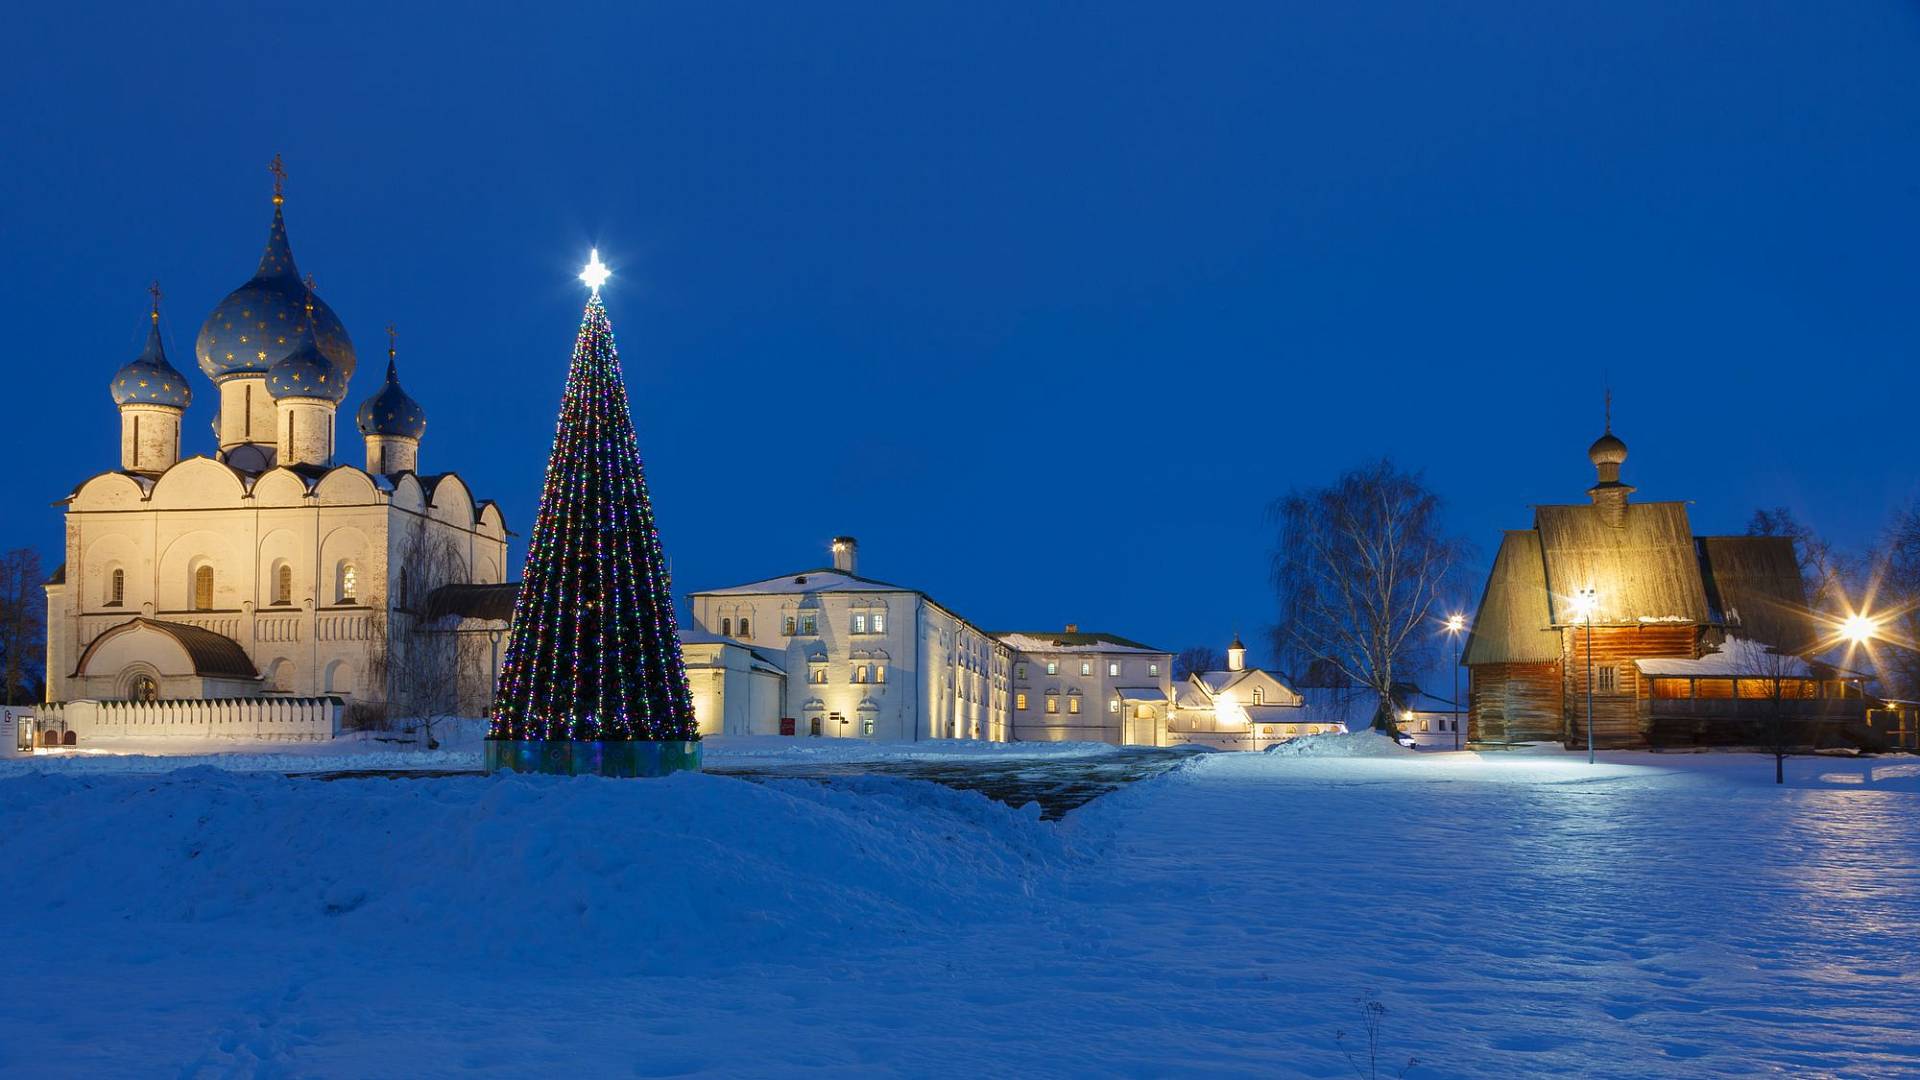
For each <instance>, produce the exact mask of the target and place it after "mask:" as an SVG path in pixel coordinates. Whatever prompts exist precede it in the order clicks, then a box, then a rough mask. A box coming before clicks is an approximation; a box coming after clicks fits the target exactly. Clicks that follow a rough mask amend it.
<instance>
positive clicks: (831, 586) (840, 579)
mask: <svg viewBox="0 0 1920 1080" xmlns="http://www.w3.org/2000/svg"><path fill="white" fill-rule="evenodd" d="M817 592H906V593H917V592H919V590H918V589H909V588H907V587H906V586H904V585H889V584H888V583H886V582H884V581H875V580H873V579H872V578H863V577H859V576H857V575H855V574H849V573H847V572H846V571H844V570H834V569H832V568H830V567H829V568H825V569H820V570H805V571H802V572H800V573H798V574H783V575H781V576H780V577H770V578H767V579H765V580H763V581H751V582H748V583H747V584H745V585H731V586H728V587H727V588H724V589H701V590H699V591H697V592H695V593H694V594H693V595H695V596H747V595H765V594H768V593H777V594H800V593H817Z"/></svg>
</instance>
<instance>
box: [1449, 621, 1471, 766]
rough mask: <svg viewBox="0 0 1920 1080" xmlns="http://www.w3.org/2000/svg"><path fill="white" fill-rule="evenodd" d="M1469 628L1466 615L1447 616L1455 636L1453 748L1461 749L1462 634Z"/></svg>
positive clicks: (1450, 628)
mask: <svg viewBox="0 0 1920 1080" xmlns="http://www.w3.org/2000/svg"><path fill="white" fill-rule="evenodd" d="M1466 628H1467V617H1466V616H1465V615H1449V616H1447V633H1449V634H1452V635H1453V748H1454V749H1455V750H1458V749H1460V632H1461V631H1462V630H1465V629H1466Z"/></svg>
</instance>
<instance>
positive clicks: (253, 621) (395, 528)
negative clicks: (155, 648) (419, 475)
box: [47, 459, 507, 701]
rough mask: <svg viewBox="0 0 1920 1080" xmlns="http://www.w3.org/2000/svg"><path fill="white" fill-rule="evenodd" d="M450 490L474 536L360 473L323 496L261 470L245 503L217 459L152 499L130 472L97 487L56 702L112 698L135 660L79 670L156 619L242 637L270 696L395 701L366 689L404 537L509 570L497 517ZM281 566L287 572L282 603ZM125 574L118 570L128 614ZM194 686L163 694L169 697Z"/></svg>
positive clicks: (55, 653) (69, 595) (70, 589)
mask: <svg viewBox="0 0 1920 1080" xmlns="http://www.w3.org/2000/svg"><path fill="white" fill-rule="evenodd" d="M450 482H451V483H452V486H448V485H449V483H450ZM441 487H443V488H445V489H446V494H447V499H446V502H447V503H448V504H449V505H450V506H451V507H452V508H453V510H454V513H456V514H457V513H460V512H464V513H466V514H468V515H469V516H468V518H467V521H468V522H469V524H468V525H467V526H466V527H464V528H462V527H460V526H459V525H457V524H455V523H454V522H450V521H448V520H446V517H445V516H442V515H441V514H440V513H438V512H436V511H434V510H431V509H427V508H424V507H423V508H422V509H421V510H418V511H410V510H407V509H404V508H402V507H398V506H395V505H392V504H390V503H389V501H388V499H387V497H386V495H385V494H384V493H382V492H379V491H378V490H377V489H376V488H375V487H374V486H373V484H372V483H371V482H370V481H369V480H368V478H367V477H366V476H365V475H364V474H360V473H359V472H358V470H353V469H343V470H336V471H335V472H334V473H331V474H329V475H328V476H327V477H326V478H325V479H324V480H323V481H322V482H321V484H320V485H319V487H318V489H316V491H315V492H314V493H313V495H312V496H309V495H308V494H307V493H306V492H307V489H306V485H305V483H304V481H302V480H301V479H300V478H299V477H298V476H296V475H294V474H292V473H288V472H284V471H277V472H271V473H268V474H266V475H264V476H262V477H261V478H260V479H259V480H258V481H257V482H256V483H255V484H254V488H253V491H252V493H251V494H248V493H245V492H244V490H243V489H242V488H241V487H240V485H239V484H237V483H236V482H235V479H234V474H233V473H232V472H231V470H228V469H227V468H226V467H225V466H223V465H219V464H217V463H215V462H211V461H208V460H206V459H193V460H190V461H188V462H185V463H182V464H181V465H180V466H177V467H176V468H175V469H173V470H172V471H170V472H169V473H168V474H167V475H166V476H164V477H162V478H161V480H160V482H159V483H158V484H156V485H155V487H154V490H153V495H152V497H151V498H150V499H148V500H145V501H143V500H141V499H140V498H139V493H140V489H139V488H138V486H137V485H134V484H133V483H132V481H129V480H126V478H124V477H112V476H109V477H107V478H102V479H100V480H98V481H97V482H94V481H90V482H89V483H88V484H86V485H83V487H82V489H81V492H80V494H79V495H78V496H77V497H76V499H75V500H74V502H73V503H72V504H71V505H70V506H69V509H68V513H67V518H66V525H67V539H66V563H67V579H66V580H67V583H66V584H64V585H60V586H52V587H49V589H48V590H47V605H48V674H49V687H48V693H49V696H50V697H52V698H53V699H55V700H65V699H69V698H78V697H84V696H90V695H95V694H98V693H101V689H100V687H101V685H102V684H100V683H98V682H95V681H94V680H96V679H105V680H107V681H108V682H111V681H112V680H113V679H115V678H117V677H118V676H119V675H120V674H121V673H122V672H123V671H124V669H125V667H126V663H131V662H132V661H131V660H128V661H126V662H125V663H122V664H121V666H120V667H117V668H115V669H114V670H112V671H107V670H106V667H107V666H108V665H106V664H90V670H91V671H93V675H92V676H90V677H89V678H87V679H76V678H73V677H72V676H73V672H74V666H75V665H76V664H77V663H78V661H79V658H80V657H81V655H82V653H83V652H84V650H85V648H86V646H87V645H88V644H89V643H91V642H92V641H93V639H94V638H95V637H98V636H99V635H100V634H101V633H103V632H104V631H106V630H107V629H109V628H111V627H113V626H116V625H119V624H121V623H123V622H125V621H126V620H127V619H129V618H132V617H134V616H136V615H146V616H149V617H153V618H159V619H165V620H168V621H173V622H180V623H186V624H189V625H194V626H201V627H205V628H206V629H209V630H213V631H215V632H216V633H221V634H224V635H226V636H227V637H230V638H232V639H234V640H235V641H237V642H239V643H240V645H241V646H242V648H244V649H245V650H246V651H247V653H248V655H249V657H250V658H251V659H252V660H253V663H254V666H255V668H256V669H257V670H258V671H259V672H260V673H261V674H262V675H263V676H268V677H270V679H271V680H272V681H271V682H270V683H268V684H266V685H265V687H264V688H270V689H277V690H280V691H284V692H287V693H293V694H303V695H315V694H322V693H327V692H334V693H342V694H351V695H352V697H353V698H354V699H355V700H359V701H382V700H384V699H385V698H386V694H387V688H386V687H385V686H379V685H370V684H369V682H368V678H367V675H368V670H369V666H370V661H371V660H372V659H373V657H374V652H375V646H376V640H375V639H376V636H377V635H379V634H381V633H382V632H383V631H384V629H385V625H386V620H385V619H384V618H381V617H380V616H381V614H382V613H383V611H384V604H385V602H386V599H387V598H388V597H389V596H390V595H391V594H392V581H393V579H394V578H395V577H397V573H398V567H397V566H396V565H394V562H393V548H392V546H391V545H392V543H393V542H394V538H395V537H396V536H399V535H403V534H408V533H409V531H412V532H418V531H420V530H425V531H426V533H427V534H428V535H430V536H436V537H444V538H446V540H447V541H449V542H450V544H451V545H452V546H453V547H454V548H455V549H456V550H457V551H459V552H460V555H461V565H462V567H464V568H473V567H477V566H481V565H484V566H485V567H487V568H488V570H489V572H492V573H495V574H497V573H498V570H497V569H496V568H497V567H501V566H504V565H505V564H506V555H507V552H506V537H505V534H504V529H503V528H502V527H501V526H500V525H499V524H498V518H497V515H496V516H493V517H491V518H490V519H489V520H488V521H487V523H486V524H485V526H484V527H481V528H476V527H474V526H473V525H471V524H470V523H471V521H472V517H471V514H472V502H471V498H470V497H469V496H468V495H466V493H465V491H464V488H461V487H460V486H459V485H458V482H457V481H454V480H452V478H447V479H445V480H442V481H441ZM316 504H317V505H316ZM201 566H210V567H212V569H213V574H214V576H213V596H212V604H211V605H209V607H208V608H207V609H205V610H202V609H200V608H199V607H198V606H197V605H196V603H195V600H196V597H195V588H194V575H195V572H196V571H197V570H198V569H199V567H201ZM282 566H285V567H286V568H288V571H289V573H290V576H291V589H290V591H289V592H288V594H287V595H286V596H285V597H284V600H285V602H282V599H283V598H282V596H281V594H280V591H279V577H280V574H279V571H280V568H281V567H282ZM347 566H352V567H353V568H354V571H355V573H354V577H355V595H354V596H353V597H351V598H349V597H347V596H346V595H344V593H343V587H344V584H345V582H344V574H343V570H344V568H345V567H347ZM116 570H117V571H120V573H121V574H122V586H121V595H120V602H119V603H118V604H117V605H116V604H114V603H113V602H112V600H113V594H112V581H113V574H114V571H116ZM493 580H498V578H497V577H495V578H494V579H493ZM421 598H422V599H423V598H424V596H422V597H421ZM185 689H187V688H186V687H184V685H183V686H182V687H174V686H171V685H164V684H163V686H162V692H163V693H165V694H174V693H176V692H182V691H184V690H185Z"/></svg>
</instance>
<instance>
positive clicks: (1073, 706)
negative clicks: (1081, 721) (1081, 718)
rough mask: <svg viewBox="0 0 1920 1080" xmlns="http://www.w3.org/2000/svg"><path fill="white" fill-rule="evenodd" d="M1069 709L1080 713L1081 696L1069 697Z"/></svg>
mask: <svg viewBox="0 0 1920 1080" xmlns="http://www.w3.org/2000/svg"><path fill="white" fill-rule="evenodd" d="M1067 711H1068V712H1070V713H1072V714H1074V715H1075V716H1078V715H1080V698H1079V697H1078V696H1077V695H1076V696H1073V697H1069V698H1068V699H1067Z"/></svg>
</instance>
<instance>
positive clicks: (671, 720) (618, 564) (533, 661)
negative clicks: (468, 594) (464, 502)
mask: <svg viewBox="0 0 1920 1080" xmlns="http://www.w3.org/2000/svg"><path fill="white" fill-rule="evenodd" d="M597 261H598V260H597V257H596V262H597ZM666 565H667V563H666V555H665V554H664V553H663V551H662V549H661V546H660V534H659V531H658V530H657V529H656V528H655V527H654V520H653V502H652V500H651V499H650V498H649V496H648V494H647V481H646V473H645V470H644V468H643V467H642V465H641V462H640V445H639V442H638V440H637V439H636V438H635V437H634V433H633V417H632V415H631V413H630V412H629V410H628V405H627V388H626V383H625V382H624V381H623V380H622V379H621V377H620V356H619V353H618V351H616V350H615V348H614V343H613V326H612V324H611V323H610V322H609V321H608V319H607V309H606V307H605V305H603V304H602V303H601V302H600V293H599V291H598V289H596V290H595V291H594V293H593V296H592V298H591V299H589V300H588V301H587V309H586V313H585V315H584V316H583V317H582V318H581V321H580V334H579V337H578V338H577V339H576V340H575V342H574V346H573V365H572V367H571V368H570V369H569V370H568V372H567V385H566V390H565V392H564V393H563V394H562V395H561V400H560V419H559V422H558V424H557V427H556V430H555V432H554V437H553V453H552V455H551V456H550V457H549V458H548V459H547V476H546V482H545V484H544V485H543V487H542V490H541V494H540V513H539V516H538V517H537V518H536V519H535V521H534V525H533V540H532V545H531V547H530V549H529V550H528V552H527V563H526V573H525V575H524V577H525V580H524V581H523V582H522V584H521V586H520V595H519V597H518V599H516V600H515V602H514V609H513V638H512V640H511V642H510V643H509V644H508V646H507V655H506V658H505V660H504V662H503V665H502V667H501V672H500V688H499V691H498V693H497V694H496V696H495V698H494V703H493V718H492V723H491V725H490V728H489V731H488V737H489V738H493V739H515V740H569V739H570V740H579V741H596V740H599V741H628V740H647V741H668V740H690V739H696V738H698V737H699V734H698V728H697V726H696V722H695V720H694V715H693V694H692V691H691V689H690V688H689V687H688V684H687V669H686V662H685V660H684V659H683V658H682V657H681V655H680V631H679V627H678V625H677V623H676V620H675V617H674V612H673V596H672V589H671V583H670V582H669V581H668V579H667V570H666Z"/></svg>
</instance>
